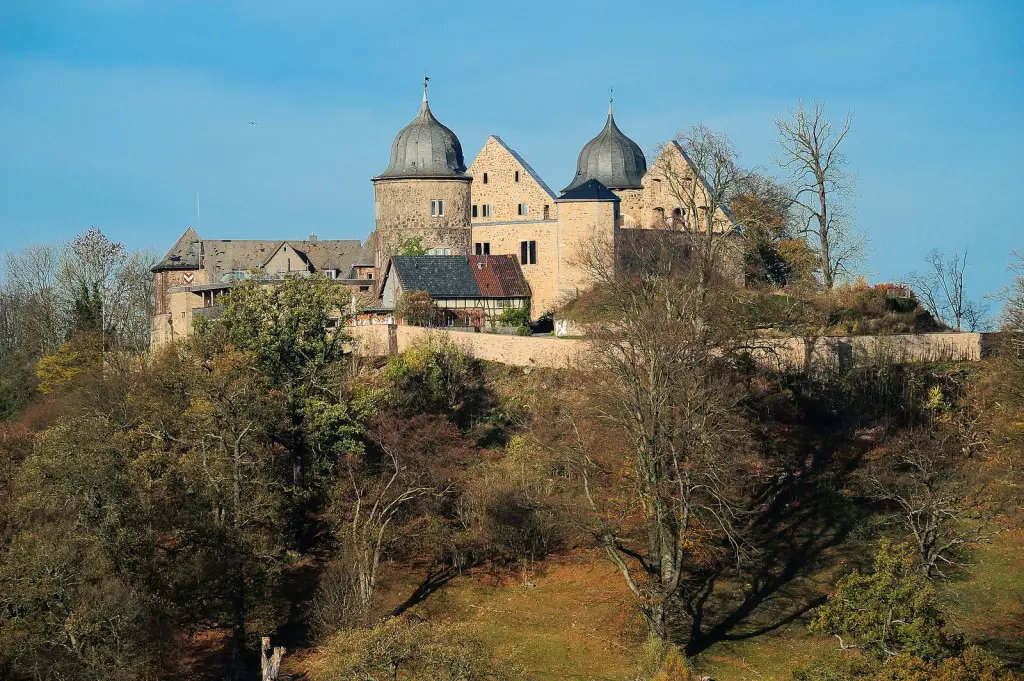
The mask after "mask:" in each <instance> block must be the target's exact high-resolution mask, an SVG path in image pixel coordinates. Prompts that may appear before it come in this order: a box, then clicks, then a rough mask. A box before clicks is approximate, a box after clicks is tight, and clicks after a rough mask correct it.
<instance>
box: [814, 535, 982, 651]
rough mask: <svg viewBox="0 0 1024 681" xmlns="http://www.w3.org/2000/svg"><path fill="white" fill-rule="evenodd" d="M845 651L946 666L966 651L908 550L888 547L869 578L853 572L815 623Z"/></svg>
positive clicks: (881, 550)
mask: <svg viewBox="0 0 1024 681" xmlns="http://www.w3.org/2000/svg"><path fill="white" fill-rule="evenodd" d="M811 630H812V631H814V632H816V633H822V634H831V635H833V636H835V637H836V638H838V639H839V645H840V647H841V648H846V647H849V646H857V647H859V648H862V649H864V650H866V651H868V652H870V653H871V654H873V655H876V656H877V657H879V658H886V657H890V656H893V655H899V654H908V655H914V656H916V657H920V658H923V659H925V660H929V661H931V660H941V659H943V658H945V657H949V656H951V655H955V654H957V653H959V652H960V650H961V649H962V641H961V639H960V638H959V637H958V636H956V635H954V634H952V633H950V632H949V631H948V630H947V628H946V622H945V618H944V616H943V614H942V611H941V609H940V608H939V605H938V602H937V599H936V595H935V590H934V589H933V587H932V585H931V584H930V583H929V582H928V580H927V579H926V578H925V576H924V575H923V574H922V573H921V571H920V570H919V569H918V566H917V563H916V561H915V559H914V554H913V552H912V550H911V549H910V548H909V547H906V546H903V545H895V544H893V543H891V542H889V541H888V540H886V541H883V542H882V544H881V546H880V547H879V550H878V553H877V555H876V556H875V563H874V569H873V570H872V572H870V573H869V574H861V573H859V572H854V573H851V574H849V575H846V576H845V577H843V578H842V579H841V580H839V583H838V584H837V585H836V590H835V591H834V592H833V593H832V594H831V595H830V596H829V597H828V600H827V601H826V602H825V604H824V605H822V606H821V608H819V610H818V612H817V614H816V615H815V618H814V621H813V622H812V623H811Z"/></svg>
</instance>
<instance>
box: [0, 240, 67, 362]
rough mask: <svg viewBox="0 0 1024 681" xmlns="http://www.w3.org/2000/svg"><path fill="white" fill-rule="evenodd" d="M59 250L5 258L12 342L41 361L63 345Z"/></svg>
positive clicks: (64, 313) (64, 318) (31, 251)
mask: <svg viewBox="0 0 1024 681" xmlns="http://www.w3.org/2000/svg"><path fill="white" fill-rule="evenodd" d="M61 250H62V247H60V246H29V247H28V248H26V249H24V250H23V251H21V252H20V253H13V252H8V253H5V254H4V270H5V276H4V279H5V281H4V288H5V290H6V292H7V294H8V295H9V296H10V307H9V309H10V314H11V315H12V318H11V322H10V324H11V332H10V333H11V338H12V342H13V343H14V344H15V345H18V346H21V347H25V348H28V349H30V350H31V354H32V355H33V356H36V357H40V356H42V355H45V354H47V353H50V352H53V351H54V350H56V349H57V347H58V346H59V345H60V344H61V343H62V342H63V341H64V329H65V328H66V324H67V309H66V308H64V307H63V305H62V303H61V301H60V297H59V284H58V277H57V274H58V269H59V263H60V253H61Z"/></svg>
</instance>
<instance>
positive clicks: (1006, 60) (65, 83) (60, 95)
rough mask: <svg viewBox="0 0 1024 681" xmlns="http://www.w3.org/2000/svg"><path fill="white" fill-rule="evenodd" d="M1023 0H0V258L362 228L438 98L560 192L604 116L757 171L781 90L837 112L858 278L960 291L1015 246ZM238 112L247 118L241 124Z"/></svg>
mask: <svg viewBox="0 0 1024 681" xmlns="http://www.w3.org/2000/svg"><path fill="white" fill-rule="evenodd" d="M1022 31H1024V3H1021V2H1001V3H1000V2H980V1H976V2H970V3H965V2H898V3H895V2H870V1H861V2H856V3H852V2H850V3H845V2H844V3H824V2H772V3H769V2H749V3H741V2H718V3H710V2H700V3H698V2H680V1H678V0H677V1H674V2H632V3H625V2H602V1H599V0H591V1H589V2H580V3H575V2H557V1H551V0H549V1H548V2H542V3H532V2H528V1H525V0H520V1H518V2H516V3H502V2H495V3H487V2H472V3H470V2H456V1H448V2H432V3H425V2H423V3H420V2H386V1H382V0H381V1H378V2H346V1H344V0H336V1H328V0H292V1H291V2H269V1H263V0H244V1H242V0H237V1H221V2H214V1H212V0H206V1H204V2H198V1H197V2H191V1H189V0H135V1H129V0H79V1H78V2H62V1H59V0H3V2H2V3H0V250H6V249H11V248H20V247H22V246H24V245H27V244H29V243H35V242H42V241H53V240H59V239H64V238H69V237H71V236H72V235H74V234H76V233H77V232H80V231H81V230H83V229H85V228H87V227H88V226H90V225H99V226H100V227H102V228H103V230H104V231H105V232H107V233H108V234H109V235H111V236H112V237H113V238H115V239H119V240H123V241H125V242H126V243H127V244H129V245H130V246H147V247H152V248H154V249H156V250H158V251H160V252H161V253H162V252H163V251H165V250H166V249H167V248H168V247H169V246H170V245H171V244H172V243H173V241H174V240H175V239H176V238H177V236H178V235H179V234H180V233H181V232H182V231H183V230H184V228H185V227H186V226H187V225H189V224H192V223H194V222H195V213H196V205H195V204H196V193H197V192H198V193H199V195H200V202H201V213H202V215H201V221H200V233H201V234H202V235H203V236H206V237H211V238H246V237H248V238H302V237H305V236H306V235H308V234H309V232H311V231H315V232H316V233H317V234H319V235H320V236H321V237H322V238H362V237H364V236H365V235H366V234H367V233H368V232H369V231H370V229H371V228H372V221H373V193H372V187H371V184H370V178H371V177H372V176H373V175H375V174H377V173H379V172H381V171H382V170H383V169H384V167H385V166H386V165H387V157H388V151H389V148H390V144H391V140H392V138H393V137H394V135H395V133H396V132H397V131H398V130H399V129H400V128H401V127H402V126H403V125H405V124H406V123H407V122H408V121H409V120H411V119H412V117H413V116H415V114H416V111H417V109H418V106H419V99H420V92H421V91H420V81H421V79H422V77H423V74H424V71H426V72H427V73H429V74H430V77H431V106H432V108H433V110H434V113H435V114H436V115H437V116H438V118H440V120H442V121H443V122H444V123H445V124H446V125H448V126H449V127H451V128H452V129H453V130H454V131H455V132H456V133H457V134H458V136H459V138H460V139H461V141H462V145H463V148H464V149H465V151H466V156H467V163H468V162H469V161H471V160H472V158H473V157H474V156H475V155H476V152H477V151H478V150H479V149H480V147H481V146H482V145H483V143H484V140H485V139H486V137H487V135H489V134H498V135H501V136H502V138H503V139H504V140H505V141H506V142H507V143H508V144H509V145H511V146H512V147H513V148H515V149H516V150H517V151H519V152H520V153H521V154H522V155H523V156H524V157H525V158H526V159H527V160H528V161H529V162H530V163H531V164H532V165H533V166H534V168H536V169H537V170H538V171H539V172H540V174H541V175H542V176H543V177H544V179H545V180H546V181H547V182H548V183H549V184H550V185H551V186H552V187H554V188H556V189H558V188H561V187H563V186H564V185H565V184H566V183H568V182H569V180H570V179H571V177H572V175H573V173H574V170H575V162H576V155H577V154H578V152H579V149H580V147H581V146H582V145H583V144H584V143H585V142H586V141H587V140H588V139H590V138H591V137H592V136H594V135H595V134H597V132H598V131H599V130H600V129H601V127H602V125H603V123H604V118H605V109H606V105H607V96H608V88H609V86H612V85H614V87H615V101H616V109H615V110H616V120H617V121H618V123H619V126H620V127H621V128H622V129H623V131H625V132H626V133H627V134H628V135H630V136H631V137H632V138H633V139H635V140H636V141H637V142H638V143H639V144H640V146H641V147H643V148H644V149H645V150H648V151H650V150H652V149H654V148H655V147H656V146H657V144H658V143H659V142H662V141H665V140H666V139H668V138H670V137H671V136H672V135H673V134H674V133H675V131H676V130H678V129H680V128H684V127H687V126H689V125H691V124H694V123H698V122H700V123H705V124H707V125H709V126H711V127H712V128H713V129H716V130H719V131H722V132H726V133H728V134H729V135H730V137H731V138H732V139H733V141H734V142H735V144H736V145H737V147H738V148H739V149H740V151H741V152H742V160H743V162H745V163H746V164H748V165H750V166H763V167H765V169H767V170H774V168H773V162H772V159H773V157H774V155H775V153H776V137H775V129H774V124H773V120H772V119H773V117H774V116H778V115H780V114H785V113H786V112H787V111H788V110H789V109H791V108H792V106H793V104H794V102H795V101H796V100H797V98H800V97H803V98H805V99H808V100H815V99H821V100H825V101H826V103H827V106H828V109H829V111H830V112H831V114H832V116H833V117H834V118H837V119H838V118H840V117H842V116H843V115H844V114H845V113H846V112H847V111H852V112H853V121H854V122H853V131H852V134H851V136H850V138H849V143H848V145H847V154H848V156H849V158H850V162H851V167H852V169H853V170H854V171H855V173H856V175H857V178H858V196H857V200H856V220H857V223H858V224H859V225H860V227H861V228H863V229H864V230H865V231H866V232H867V233H868V235H869V236H870V239H871V258H870V262H869V264H868V266H867V267H866V268H865V269H866V271H867V272H868V273H869V274H870V275H871V278H872V279H882V280H889V279H899V278H900V277H902V276H903V275H904V274H906V273H907V272H908V271H910V270H912V269H914V268H915V267H920V263H921V260H922V258H923V256H924V255H925V254H926V253H927V251H928V250H929V249H931V248H933V247H937V248H942V249H963V248H964V247H969V249H970V254H971V255H970V259H971V262H970V271H969V276H970V279H969V282H968V283H969V287H970V289H971V293H972V294H974V295H980V294H982V293H986V292H990V291H994V290H995V289H998V288H999V287H1000V286H1001V285H1002V284H1003V283H1004V282H1005V281H1006V280H1007V279H1008V274H1007V273H1006V272H1005V270H1004V266H1005V264H1006V263H1007V261H1008V257H1009V252H1010V251H1011V250H1012V249H1014V248H1018V249H1019V248H1024V217H1022V215H1024V213H1022V211H1021V210H1019V208H1018V205H1019V201H1020V199H1021V195H1022V193H1024V170H1022V166H1024V132H1022V122H1024V115H1022V113H1021V111H1022V109H1024V39H1022V38H1021V35H1022ZM249 121H256V122H257V123H258V125H250V124H249Z"/></svg>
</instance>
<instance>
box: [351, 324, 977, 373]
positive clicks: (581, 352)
mask: <svg viewBox="0 0 1024 681" xmlns="http://www.w3.org/2000/svg"><path fill="white" fill-rule="evenodd" d="M348 332H349V333H351V334H352V335H353V336H354V337H355V338H357V339H358V340H359V347H360V352H361V353H362V354H364V355H367V356H379V355H386V354H390V353H394V352H401V351H403V350H405V349H407V348H409V347H410V346H412V345H414V344H416V343H418V342H420V341H422V340H423V339H424V338H425V337H427V336H428V335H429V334H434V333H449V334H450V336H451V338H452V339H453V340H454V341H455V342H456V343H457V344H458V345H460V346H461V347H462V348H464V349H465V350H466V352H468V353H469V354H471V355H473V356H474V357H477V358H478V359H485V360H490V361H492V362H501V363H503V364H508V365H511V366H522V367H527V366H534V367H554V368H561V367H565V366H568V365H570V364H572V363H574V362H575V361H577V360H578V359H580V358H581V357H583V356H585V354H586V353H587V351H588V349H589V348H588V346H589V344H588V342H587V341H586V340H585V339H579V338H555V337H552V336H505V335H500V334H493V333H472V332H468V331H445V330H441V329H425V328H422V327H418V326H402V325H374V326H356V327H350V328H349V329H348ZM991 336H992V334H981V333H925V334H916V335H914V334H907V335H895V336H838V337H831V336H830V337H819V338H765V339H761V340H760V341H757V342H756V343H754V344H752V345H751V347H750V352H751V354H752V355H753V356H754V357H755V358H757V360H758V361H759V362H761V363H762V364H764V365H766V366H771V367H772V368H776V369H781V370H807V369H808V368H812V367H813V368H815V369H826V370H827V369H846V368H850V367H853V366H870V365H876V364H881V363H897V364H900V363H909V362H941V361H957V362H973V361H978V360H979V359H981V358H982V356H984V355H985V354H987V353H988V351H989V348H988V346H989V345H991Z"/></svg>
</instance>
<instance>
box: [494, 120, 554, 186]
mask: <svg viewBox="0 0 1024 681" xmlns="http://www.w3.org/2000/svg"><path fill="white" fill-rule="evenodd" d="M491 139H493V140H494V141H495V142H497V143H498V144H500V145H501V147H502V148H503V149H504V150H505V151H507V152H508V153H510V154H512V158H514V159H515V160H517V161H519V163H520V164H521V165H522V166H523V169H524V170H525V171H526V172H527V174H529V175H530V177H532V178H533V179H534V180H535V181H536V182H537V184H539V185H540V187H541V189H543V190H544V191H546V192H547V193H548V196H550V197H551V198H552V199H557V198H558V195H557V194H555V192H553V191H551V187H549V186H548V184H547V182H545V181H544V180H543V178H541V176H540V174H538V173H537V171H536V170H534V169H533V166H531V165H530V164H529V163H527V162H526V159H525V158H523V157H522V156H520V155H519V152H518V151H516V150H515V149H513V148H512V147H510V146H509V145H508V144H506V143H505V140H503V139H501V137H499V136H498V135H491Z"/></svg>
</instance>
